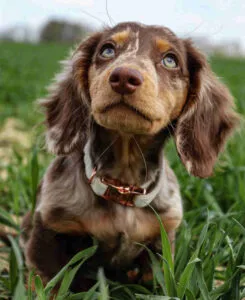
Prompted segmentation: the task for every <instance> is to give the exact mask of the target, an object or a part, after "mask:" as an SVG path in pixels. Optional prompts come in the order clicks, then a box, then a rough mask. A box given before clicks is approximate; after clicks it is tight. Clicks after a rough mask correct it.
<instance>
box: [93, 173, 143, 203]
mask: <svg viewBox="0 0 245 300" xmlns="http://www.w3.org/2000/svg"><path fill="white" fill-rule="evenodd" d="M96 173H97V171H96V168H94V169H93V172H92V175H91V177H90V178H89V180H88V182H89V184H91V183H92V181H93V178H94V177H95V175H96ZM100 181H101V182H102V183H103V184H105V185H106V186H107V189H106V191H105V192H104V194H103V195H101V197H102V198H104V199H105V200H108V201H113V202H116V203H119V204H121V205H123V206H130V207H134V206H135V205H134V202H133V199H134V197H135V195H146V189H144V188H141V187H138V186H135V185H125V184H123V183H122V182H121V181H120V180H119V179H113V178H107V177H100Z"/></svg>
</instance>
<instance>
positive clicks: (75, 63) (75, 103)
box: [40, 33, 101, 155]
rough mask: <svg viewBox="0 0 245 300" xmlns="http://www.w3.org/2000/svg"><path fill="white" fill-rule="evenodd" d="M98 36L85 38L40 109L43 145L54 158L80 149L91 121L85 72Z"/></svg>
mask: <svg viewBox="0 0 245 300" xmlns="http://www.w3.org/2000/svg"><path fill="white" fill-rule="evenodd" d="M100 37H101V33H95V34H93V35H92V36H90V37H89V38H87V39H86V40H85V41H84V42H83V43H82V44H81V45H80V46H79V47H78V48H77V49H76V51H75V52H74V53H73V55H72V56H71V57H70V58H69V59H67V60H66V61H64V62H63V70H62V72H61V73H60V74H58V75H57V76H56V77H55V82H54V84H53V85H51V87H50V88H49V95H48V97H47V98H46V99H41V100H40V105H41V106H42V107H44V109H45V112H46V126H47V133H46V144H47V147H48V150H49V151H50V152H52V153H55V154H63V155H64V154H68V153H70V152H72V151H74V150H75V149H76V148H78V147H79V148H80V147H83V146H84V144H85V142H86V138H87V134H88V126H89V121H90V120H89V119H90V111H89V107H90V97H89V88H88V70H89V67H90V64H91V62H92V57H93V54H94V51H95V49H96V46H97V44H98V42H99V40H100Z"/></svg>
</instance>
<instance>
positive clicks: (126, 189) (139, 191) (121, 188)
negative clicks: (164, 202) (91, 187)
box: [100, 177, 146, 195]
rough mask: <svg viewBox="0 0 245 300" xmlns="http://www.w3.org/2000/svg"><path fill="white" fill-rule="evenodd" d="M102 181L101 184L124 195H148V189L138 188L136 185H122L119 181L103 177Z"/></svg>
mask: <svg viewBox="0 0 245 300" xmlns="http://www.w3.org/2000/svg"><path fill="white" fill-rule="evenodd" d="M100 180H101V182H103V183H105V184H107V185H108V186H110V187H112V188H114V189H116V190H117V191H118V192H119V193H120V194H122V195H124V194H126V195H127V194H134V195H145V194H146V189H143V188H141V187H137V186H135V185H122V183H121V182H120V181H119V180H117V179H110V178H105V177H102V178H101V179H100ZM117 184H119V185H117Z"/></svg>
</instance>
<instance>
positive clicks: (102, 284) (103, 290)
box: [98, 268, 110, 300]
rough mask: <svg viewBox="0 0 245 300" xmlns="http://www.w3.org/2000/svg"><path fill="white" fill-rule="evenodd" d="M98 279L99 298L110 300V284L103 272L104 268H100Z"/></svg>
mask: <svg viewBox="0 0 245 300" xmlns="http://www.w3.org/2000/svg"><path fill="white" fill-rule="evenodd" d="M98 281H99V290H100V295H99V300H109V298H110V297H109V291H108V285H107V284H106V279H105V275H104V272H103V269H101V268H100V269H99V271H98Z"/></svg>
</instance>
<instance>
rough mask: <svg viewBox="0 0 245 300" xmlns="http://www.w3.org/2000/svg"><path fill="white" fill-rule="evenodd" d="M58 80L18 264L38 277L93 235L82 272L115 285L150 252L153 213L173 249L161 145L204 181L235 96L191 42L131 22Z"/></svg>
mask: <svg viewBox="0 0 245 300" xmlns="http://www.w3.org/2000/svg"><path fill="white" fill-rule="evenodd" d="M55 80H56V82H55V83H54V84H53V85H52V86H51V88H50V90H49V92H50V93H49V96H48V97H47V98H46V99H44V100H42V101H41V105H42V106H43V107H44V109H45V113H46V125H47V134H46V142H47V147H48V149H49V151H51V152H52V153H54V154H56V155H57V157H56V158H55V160H54V161H53V163H52V164H51V165H50V167H49V168H48V170H47V172H46V174H45V176H44V178H43V180H42V182H41V184H40V188H39V192H38V195H37V205H36V209H35V213H34V215H33V216H31V214H30V213H29V214H27V215H26V217H25V218H24V221H23V224H22V229H23V234H22V244H23V247H24V253H25V258H26V262H27V265H28V266H29V267H34V268H36V270H37V272H38V273H39V274H40V275H41V277H42V278H43V280H44V282H47V281H48V280H50V279H51V278H52V277H53V276H54V275H55V274H56V273H57V272H58V271H59V270H60V269H61V268H62V267H63V266H64V265H65V264H66V263H67V262H68V261H69V260H70V258H71V257H72V256H73V255H74V254H76V253H77V252H78V251H80V250H82V249H85V248H86V247H88V246H90V245H91V244H92V238H96V240H97V241H98V245H99V246H98V250H97V252H96V254H95V256H94V257H92V258H91V259H90V261H89V262H88V263H87V265H86V268H85V269H84V272H85V273H86V272H88V270H90V269H93V270H96V268H98V267H99V266H103V267H104V269H105V271H106V272H107V273H106V274H109V275H108V276H110V274H113V276H112V277H113V278H114V279H115V278H116V279H118V278H119V279H121V278H123V275H122V274H127V272H128V271H129V270H132V269H133V268H134V266H135V265H137V263H138V262H139V261H140V258H141V255H142V254H143V250H142V249H143V248H142V247H141V246H140V245H139V243H141V244H145V245H146V246H148V247H150V248H151V249H153V250H155V251H158V250H159V245H160V243H159V241H160V229H159V223H158V220H157V218H156V216H155V214H154V212H153V210H152V208H154V209H155V210H156V211H157V213H158V214H159V216H160V218H161V220H162V222H163V224H164V226H165V229H166V232H167V233H168V236H169V239H170V242H171V244H172V251H173V252H174V236H175V230H176V228H177V227H178V226H179V225H180V223H181V219H182V215H183V212H182V203H181V196H180V191H179V186H178V182H177V180H176V177H175V175H174V173H173V171H172V170H171V168H170V167H169V165H168V163H167V161H166V160H165V158H164V154H163V148H164V144H165V142H166V140H167V139H168V137H170V136H173V137H174V140H175V143H176V148H177V151H178V154H179V157H180V160H181V161H182V163H183V164H184V166H185V167H186V169H187V171H188V172H189V173H190V174H191V175H194V176H198V177H202V178H203V177H208V176H210V175H212V172H213V167H214V164H215V161H216V158H217V156H218V154H219V152H220V151H221V150H222V148H223V146H224V143H225V141H226V139H227V137H228V136H229V135H230V134H231V132H232V131H233V129H234V127H235V125H236V123H237V120H238V118H237V116H236V114H235V113H234V112H233V100H232V96H231V95H230V93H229V91H228V90H227V88H226V87H225V86H224V85H223V84H222V83H221V82H220V81H219V80H218V79H217V78H216V77H215V75H214V74H213V73H212V71H211V70H210V67H209V65H208V63H207V61H206V59H205V57H204V56H203V55H202V54H201V53H200V52H199V51H198V50H197V49H196V48H195V47H194V46H193V45H192V43H191V41H190V40H188V39H187V40H185V39H180V38H178V37H177V36H176V35H175V34H174V33H173V32H172V31H170V30H169V29H167V28H165V27H158V26H145V25H142V24H138V23H121V24H118V25H117V26H115V27H114V28H110V29H105V30H104V31H102V32H99V33H95V34H93V35H92V36H90V37H89V38H87V39H86V40H85V41H84V42H82V43H81V44H80V46H79V47H78V48H77V49H76V51H75V52H74V53H73V55H72V56H71V57H70V58H69V59H68V60H67V61H65V62H64V70H63V71H62V73H61V74H59V75H58V76H57V77H56V79H55ZM138 265H140V264H138ZM80 273H81V272H79V274H80ZM79 274H78V275H77V277H76V280H75V281H76V283H75V285H74V286H75V288H74V289H76V290H79V289H82V282H83V277H82V276H83V275H81V276H80V277H79Z"/></svg>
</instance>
